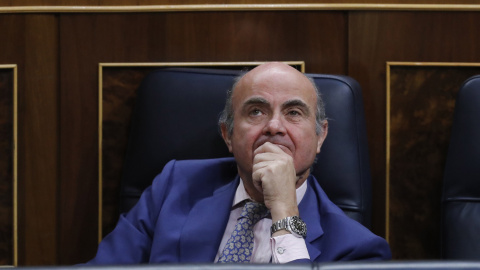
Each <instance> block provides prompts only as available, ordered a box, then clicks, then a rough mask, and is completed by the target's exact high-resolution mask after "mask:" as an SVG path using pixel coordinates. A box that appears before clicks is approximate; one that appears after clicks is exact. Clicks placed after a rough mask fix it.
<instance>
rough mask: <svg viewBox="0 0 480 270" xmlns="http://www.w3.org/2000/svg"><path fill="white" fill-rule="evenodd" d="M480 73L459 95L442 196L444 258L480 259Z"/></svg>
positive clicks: (469, 81) (468, 82) (465, 84)
mask: <svg viewBox="0 0 480 270" xmlns="http://www.w3.org/2000/svg"><path fill="white" fill-rule="evenodd" d="M479 119H480V76H475V77H472V78H470V79H468V80H467V81H465V83H464V84H463V85H462V87H461V88H460V91H459V92H458V95H457V100H456V104H455V113H454V117H453V126H452V133H451V138H450V145H449V149H448V155H447V161H446V164H445V173H444V179H443V180H444V182H443V195H442V228H441V231H442V257H443V258H445V259H457V260H458V259H476V260H480V121H479Z"/></svg>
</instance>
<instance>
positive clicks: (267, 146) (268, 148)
mask: <svg viewBox="0 0 480 270" xmlns="http://www.w3.org/2000/svg"><path fill="white" fill-rule="evenodd" d="M267 152H272V153H279V154H284V153H285V151H283V150H282V148H281V146H280V145H277V144H273V143H271V142H266V143H264V144H262V145H260V146H259V147H257V149H255V151H253V154H254V155H255V154H260V153H267Z"/></svg>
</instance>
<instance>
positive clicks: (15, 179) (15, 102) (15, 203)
mask: <svg viewBox="0 0 480 270" xmlns="http://www.w3.org/2000/svg"><path fill="white" fill-rule="evenodd" d="M0 69H12V70H13V138H12V140H13V266H18V97H17V93H18V77H17V65H16V64H11V65H0ZM2 267H4V266H2Z"/></svg>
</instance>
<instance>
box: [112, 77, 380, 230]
mask: <svg viewBox="0 0 480 270" xmlns="http://www.w3.org/2000/svg"><path fill="white" fill-rule="evenodd" d="M239 74H240V72H239V71H231V70H208V69H191V68H190V69H180V68H176V69H160V70H157V71H154V72H152V73H151V74H149V75H148V76H147V77H146V78H145V79H144V81H143V82H142V84H141V86H140V88H139V90H138V96H137V100H136V106H135V110H134V113H133V116H132V123H131V130H130V135H129V142H128V146H127V152H126V158H125V163H124V171H123V175H122V180H121V181H122V183H121V194H120V204H121V207H120V208H121V209H120V211H121V212H124V211H128V210H129V209H130V208H131V207H132V206H133V205H134V204H135V203H136V201H137V200H138V198H139V197H140V195H141V193H142V191H143V190H144V189H145V188H146V187H147V186H149V185H150V184H151V181H152V180H153V178H154V177H155V175H157V174H158V173H160V171H161V170H162V168H163V166H164V165H165V164H166V163H167V162H168V161H169V160H171V159H201V158H217V157H225V156H230V154H229V153H228V149H227V147H226V146H225V144H224V142H223V140H222V138H221V136H220V132H219V129H218V126H217V122H218V118H219V115H220V112H221V110H222V109H223V107H224V104H225V98H226V91H227V90H228V89H230V88H231V86H232V84H233V81H234V78H235V77H237V76H238V75H239ZM309 76H310V77H312V78H313V80H314V81H315V83H316V85H317V86H318V88H319V90H320V92H321V94H322V96H323V98H324V101H325V104H326V114H327V117H328V118H329V132H328V136H327V139H326V141H325V143H324V145H323V147H322V150H321V153H320V154H319V155H318V162H317V163H316V164H314V166H313V167H314V168H313V174H314V175H315V177H316V178H317V179H318V180H319V182H320V185H321V186H322V187H323V189H324V190H325V192H326V193H327V195H328V196H329V197H330V198H331V200H332V201H333V202H334V203H335V204H337V205H338V206H339V207H340V208H342V209H343V211H344V212H345V213H347V215H349V216H350V217H352V218H353V219H355V220H357V221H359V222H360V223H362V224H364V225H365V226H367V227H369V226H370V222H371V221H370V219H371V176H370V164H369V156H368V149H367V147H368V146H367V137H366V127H365V117H364V109H363V99H362V94H361V89H360V86H359V85H358V83H357V82H356V81H355V80H353V79H352V78H349V77H346V76H332V75H321V74H309Z"/></svg>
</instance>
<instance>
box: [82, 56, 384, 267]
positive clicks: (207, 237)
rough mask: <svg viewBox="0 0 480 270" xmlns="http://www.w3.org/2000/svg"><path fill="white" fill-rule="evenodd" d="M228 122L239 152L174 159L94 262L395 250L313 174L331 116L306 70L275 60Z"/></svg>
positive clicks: (240, 93) (250, 79) (361, 254)
mask: <svg viewBox="0 0 480 270" xmlns="http://www.w3.org/2000/svg"><path fill="white" fill-rule="evenodd" d="M220 129H221V133H222V137H223V139H224V140H225V143H226V145H227V147H228V149H229V150H230V152H232V153H233V155H234V159H232V158H224V159H213V160H190V161H172V162H170V163H168V164H167V165H166V166H165V168H164V170H163V171H162V173H161V174H160V175H159V176H157V177H156V178H155V180H154V181H153V184H152V186H151V187H149V188H148V189H147V190H146V191H145V192H144V194H143V195H142V197H141V198H140V200H139V202H138V204H137V205H136V206H135V207H134V208H133V209H132V210H131V211H130V212H129V213H128V214H126V215H122V216H121V217H120V220H119V223H118V225H117V227H116V228H115V230H114V231H113V232H112V233H111V234H109V235H108V236H107V237H105V239H104V240H103V241H102V243H101V244H100V246H99V249H98V252H97V256H96V257H95V258H94V259H93V260H92V261H91V262H90V263H103V264H120V263H147V262H149V263H162V262H240V261H244V262H257V263H268V262H273V263H287V262H311V261H316V262H324V261H336V260H359V259H389V258H390V250H389V247H388V244H387V243H386V242H385V240H383V239H382V238H380V237H377V236H375V235H373V234H372V233H371V232H370V231H368V230H367V229H366V228H364V227H363V226H361V225H360V224H359V223H357V222H355V221H353V220H351V219H350V218H348V217H347V216H345V215H344V214H343V212H342V211H341V210H340V209H339V208H338V207H336V206H335V205H334V204H333V203H332V202H331V201H330V200H329V199H328V198H327V196H326V195H325V193H324V192H323V190H322V189H321V187H320V186H319V185H318V182H317V180H316V179H315V178H314V177H313V176H311V175H310V167H311V165H312V164H313V162H314V160H315V156H316V154H318V153H319V152H320V148H321V146H322V143H323V141H324V140H325V138H326V136H327V133H328V122H327V121H326V118H325V113H324V108H323V103H322V101H321V99H320V96H319V95H318V91H317V90H316V88H315V86H314V84H313V83H312V82H311V81H310V80H309V79H308V78H307V77H305V76H304V75H303V74H302V73H300V72H298V71H297V70H295V69H293V68H292V67H290V66H288V65H286V64H282V63H267V64H263V65H261V66H259V67H257V68H255V69H253V70H252V71H250V72H248V73H247V74H245V75H244V76H243V77H241V78H240V79H239V81H238V82H237V83H236V84H235V85H234V87H233V88H232V91H231V92H230V93H229V96H228V99H227V103H226V106H225V110H224V112H223V115H222V117H221V119H220ZM262 210H265V211H262ZM267 210H268V211H267ZM244 214H245V215H247V214H251V215H250V216H249V217H251V216H256V217H258V219H255V221H253V220H250V218H249V217H243V216H244ZM302 219H303V220H304V221H303V220H302ZM305 227H306V230H305Z"/></svg>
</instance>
